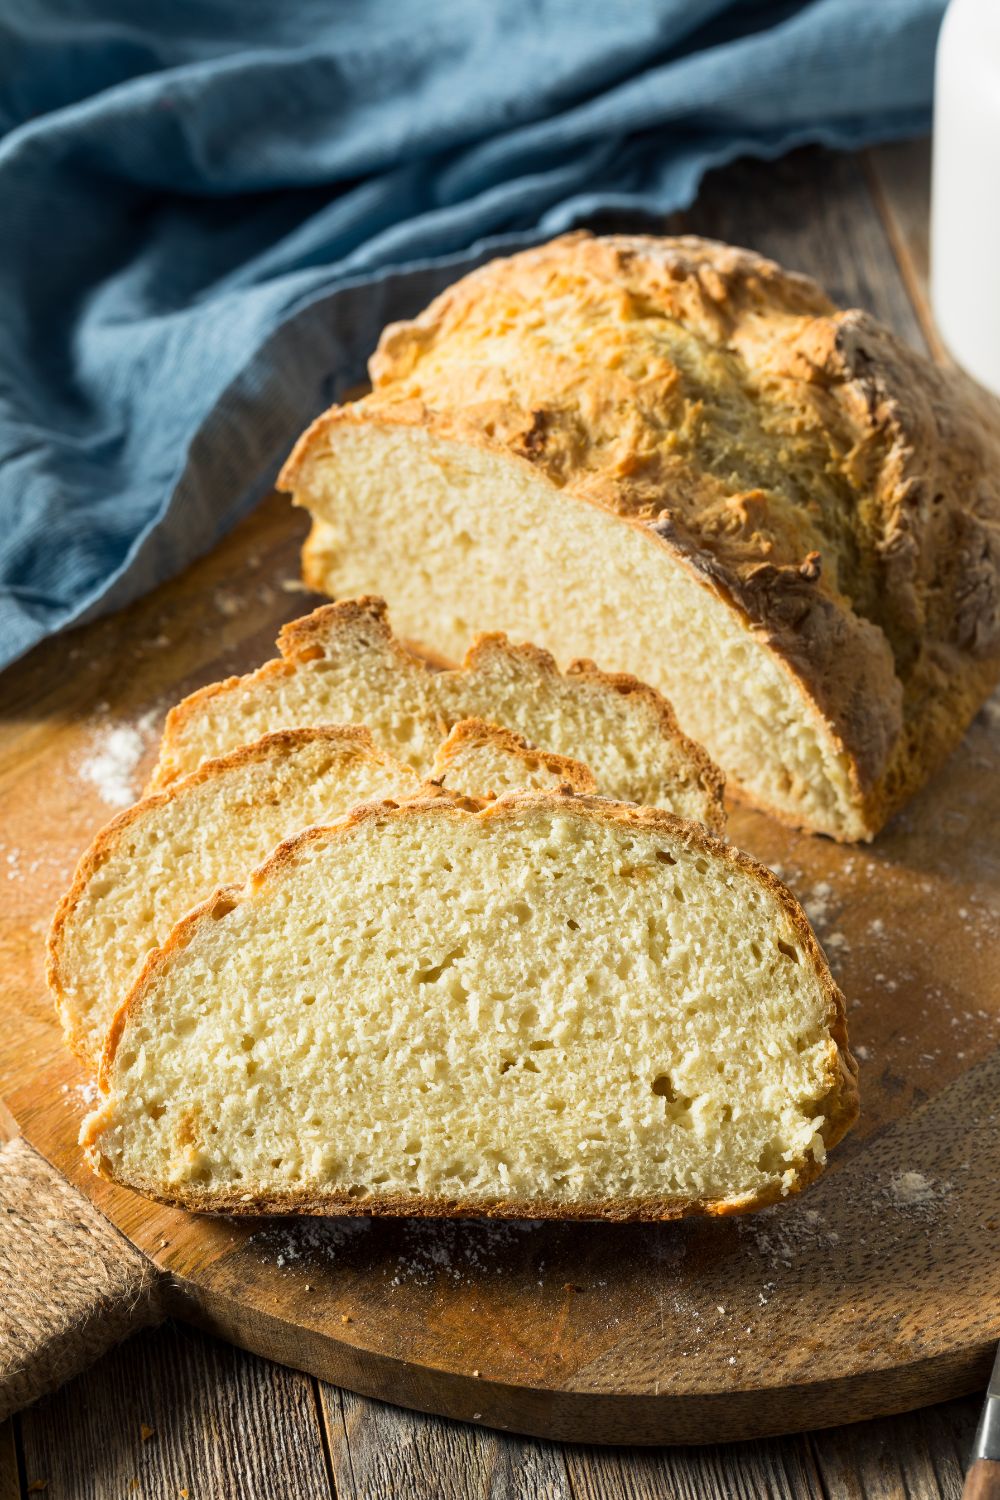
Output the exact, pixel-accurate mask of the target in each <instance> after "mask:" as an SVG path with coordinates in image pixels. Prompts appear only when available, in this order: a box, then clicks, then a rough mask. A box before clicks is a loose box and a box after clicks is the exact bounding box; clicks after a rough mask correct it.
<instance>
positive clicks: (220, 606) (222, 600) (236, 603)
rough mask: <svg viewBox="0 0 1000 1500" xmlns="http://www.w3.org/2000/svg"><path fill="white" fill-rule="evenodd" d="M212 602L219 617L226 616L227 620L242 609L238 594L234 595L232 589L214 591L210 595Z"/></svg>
mask: <svg viewBox="0 0 1000 1500" xmlns="http://www.w3.org/2000/svg"><path fill="white" fill-rule="evenodd" d="M212 602H213V604H214V605H215V607H216V609H217V610H218V611H219V614H220V615H226V616H227V617H229V618H232V616H233V615H238V614H239V613H240V611H241V610H242V609H243V608H244V604H243V601H242V599H241V598H240V596H239V594H234V593H233V591H232V589H216V591H215V593H214V594H213V595H212Z"/></svg>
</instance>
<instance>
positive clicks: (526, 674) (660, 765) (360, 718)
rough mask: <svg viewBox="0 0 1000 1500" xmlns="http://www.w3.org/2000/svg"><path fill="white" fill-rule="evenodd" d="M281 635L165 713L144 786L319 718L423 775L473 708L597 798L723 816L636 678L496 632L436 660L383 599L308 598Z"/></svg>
mask: <svg viewBox="0 0 1000 1500" xmlns="http://www.w3.org/2000/svg"><path fill="white" fill-rule="evenodd" d="M278 647H279V649H280V651H281V656H280V658H279V659H277V660H275V661H270V662H268V663H267V664H266V665H265V666H263V667H261V668H259V669H258V671H256V672H251V673H250V674H249V675H248V676H246V677H230V678H228V679H227V680H226V681H225V682H219V683H215V684H213V685H212V686H209V687H206V688H202V689H201V691H200V692H197V693H194V694H192V696H191V697H190V698H186V699H185V700H184V702H183V703H180V704H178V706H177V707H176V708H174V709H173V710H172V711H171V713H170V714H169V715H168V717H167V724H166V730H165V732H164V736H163V744H162V747H161V750H160V758H159V763H158V765H157V767H156V770H155V772H154V775H153V780H152V783H151V784H152V786H153V787H156V788H159V787H164V786H167V785H169V784H170V782H171V781H173V780H175V779H176V778H177V777H178V776H183V775H186V774H187V773H189V772H190V771H193V770H194V769H195V768H196V767H197V766H198V765H200V763H201V762H202V761H203V760H206V759H209V758H212V757H215V756H219V755H223V754H225V753H226V751H228V750H231V749H233V748H234V747H235V746H237V745H241V744H244V743H246V741H248V740H252V739H255V738H256V737H257V736H259V735H262V734H267V733H269V732H270V731H271V730H275V729H279V728H288V727H292V726H295V725H304V724H319V723H335V724H366V725H368V727H369V728H370V729H371V732H372V735H373V736H374V738H375V741H376V743H377V744H379V745H381V746H383V747H384V748H385V749H386V750H388V751H389V752H390V753H391V754H392V755H394V756H396V757H397V758H398V759H399V760H402V761H405V762H406V763H407V764H408V765H410V766H412V767H413V768H414V769H415V770H416V771H417V773H418V774H419V775H420V776H421V777H426V776H428V775H430V774H431V770H432V766H433V760H434V755H435V752H436V751H437V748H438V746H439V744H440V742H441V740H442V738H443V736H444V734H445V733H446V732H447V730H448V729H449V728H451V727H453V726H454V725H455V724H456V723H457V722H458V721H459V720H461V719H469V718H478V719H484V720H487V721H488V722H490V723H492V724H497V725H502V726H504V727H506V728H509V729H512V730H515V731H517V732H518V733H519V734H522V735H524V736H526V737H527V739H528V740H529V741H530V742H531V743H532V744H533V745H535V746H539V747H541V748H543V749H545V750H547V751H552V752H554V753H556V754H558V755H565V756H570V757H572V758H575V759H577V760H580V761H582V762H583V763H584V764H585V765H587V766H588V767H589V768H590V770H591V771H592V772H593V774H594V777H595V779H596V781H597V785H598V788H599V789H600V791H601V793H602V794H604V795H605V796H609V797H614V798H618V799H620V800H622V801H630V802H639V803H646V804H648V805H650V806H657V807H665V808H667V809H668V810H669V811H671V812H675V813H677V814H678V815H679V816H681V817H686V818H694V819H696V820H697V821H699V822H702V823H704V824H705V825H706V827H708V828H710V829H711V830H713V831H715V832H719V831H721V830H722V828H723V827H724V821H725V819H724V813H723V809H722V777H721V775H720V773H719V772H718V770H717V769H716V768H715V766H714V765H713V764H712V762H711V761H710V760H709V759H708V757H707V756H706V755H705V753H704V751H703V750H702V749H701V747H700V746H698V745H695V744H694V743H693V742H692V741H691V740H689V739H687V738H686V737H685V736H684V735H682V734H681V733H680V731H679V730H678V728H677V725H676V722H675V720H674V716H673V713H672V711H671V709H670V706H669V704H667V703H666V702H665V700H664V699H663V698H661V697H660V695H659V694H658V693H656V692H654V691H653V689H652V688H649V687H646V686H645V684H643V683H640V682H637V681H636V679H635V678H633V677H626V676H622V675H609V674H607V673H605V672H601V671H599V670H598V669H597V667H595V666H594V664H593V663H592V662H589V661H578V662H573V663H572V664H571V665H570V666H569V667H568V668H567V669H566V671H565V672H560V671H559V670H558V668H557V667H556V665H555V662H554V661H553V660H552V658H551V657H550V656H549V655H548V653H547V652H545V651H540V650H538V649H537V648H536V647H534V646H528V645H521V646H514V645H512V644H511V643H510V642H509V641H508V640H507V638H506V637H505V636H503V635H499V634H495V635H483V636H479V637H477V639H476V641H475V642H474V643H473V645H472V646H471V648H470V649H469V652H468V654H467V655H466V658H465V661H464V662H463V664H462V666H461V667H458V668H456V669H453V670H448V671H435V670H433V669H432V668H431V667H430V666H429V665H428V664H427V662H426V661H424V660H422V659H421V658H420V657H418V656H415V655H414V654H413V653H412V652H411V651H409V650H407V648H406V647H405V646H403V645H402V644H401V643H400V642H399V641H398V640H397V639H396V638H395V637H394V635H393V634H392V631H391V629H390V627H389V622H388V619H387V616H386V608H385V604H384V603H383V601H382V600H381V599H356V600H353V599H352V600H344V601H342V602H341V603H339V604H334V605H327V606H325V607H324V608H321V609H318V610H316V611H315V612H314V613H313V614H311V615H308V616H306V618H305V619H302V620H296V621H294V622H293V623H292V624H290V625H286V626H285V628H284V629H283V630H282V632H281V634H280V636H279V637H278Z"/></svg>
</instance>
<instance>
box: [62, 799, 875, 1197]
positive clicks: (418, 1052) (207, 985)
mask: <svg viewBox="0 0 1000 1500" xmlns="http://www.w3.org/2000/svg"><path fill="white" fill-rule="evenodd" d="M101 1087H102V1089H103V1090H104V1092H105V1094H106V1098H105V1100H104V1101H103V1103H102V1104H101V1106H100V1107H99V1109H98V1110H96V1111H95V1112H94V1113H93V1114H91V1115H90V1116H89V1117H88V1119H87V1120H86V1121H85V1124H84V1129H83V1135H82V1140H83V1143H84V1144H85V1145H86V1147H87V1151H88V1155H89V1159H90V1161H91V1163H92V1165H93V1166H94V1167H95V1169H96V1170H98V1171H99V1172H101V1173H102V1174H104V1175H105V1176H106V1177H109V1178H111V1179H113V1180H115V1181H117V1182H120V1183H124V1184H126V1185H128V1186H130V1187H133V1188H136V1189H138V1190H139V1191H140V1192H143V1193H146V1194H148V1195H149V1196H151V1197H154V1198H158V1199H161V1200H163V1201H166V1202H170V1203H178V1204H182V1205H184V1206H185V1207H188V1208H191V1209H195V1210H206V1211H211V1212H219V1211H222V1212H227V1213H250V1214H253V1213H290V1212H296V1213H317V1214H327V1213H343V1212H346V1213H362V1214H372V1213H378V1214H435V1215H458V1214H491V1215H504V1216H512V1217H532V1218H534V1217H543V1216H559V1217H578V1218H604V1219H665V1218H675V1217H679V1216H681V1215H684V1214H690V1213H728V1212H738V1211H744V1210H747V1209H751V1208H754V1207H757V1206H759V1205H761V1204H764V1203H768V1202H771V1201H773V1200H775V1199H777V1198H779V1197H780V1196H782V1195H783V1194H785V1193H788V1192H791V1191H794V1190H796V1189H798V1188H800V1187H801V1186H802V1185H803V1184H804V1183H806V1182H808V1181H809V1180H810V1179H811V1178H812V1177H814V1176H815V1175H816V1174H817V1173H818V1172H819V1171H820V1169H821V1167H822V1164H823V1162H824V1160H825V1157H826V1152H827V1150H828V1149H829V1148H830V1147H831V1146H833V1145H834V1144H835V1143H836V1141H838V1140H839V1139H840V1137H841V1136H842V1135H843V1133H844V1131H845V1130H846V1129H847V1128H848V1127H849V1125H850V1124H851V1121H852V1119H853V1118H854V1115H855V1113H856V1108H857V1089H856V1067H855V1064H854V1062H853V1059H852V1058H851V1055H850V1052H849V1050H848V1046H847V1037H846V1029H845V1021H844V1006H843V999H842V996H841V995H840V992H839V991H838V989H837V987H836V985H835V984H834V982H833V980H832V978H831V976H830V973H829V970H828V968H827V965H826V962H825V960H824V958H823V954H822V952H821V950H820V949H819V947H818V945H817V943H816V941H815V939H814V937H813V935H812V932H811V931H810V928H809V925H808V922H807V921H806V918H805V916H804V915H803V913H802V910H801V908H800V907H799V906H798V904H797V903H796V902H795V900H794V899H793V897H792V896H791V895H790V894H789V893H788V892H787V891H786V890H785V889H784V887H783V886H781V885H780V884H779V882H778V881H777V880H776V879H775V877H774V876H773V875H771V874H770V873H769V872H768V871H767V870H764V869H762V868H761V867H760V866H759V865H757V864H755V863H754V862H753V861H752V860H750V859H749V858H748V857H747V856H745V855H743V854H740V853H739V852H738V851H736V850H734V849H732V848H730V847H729V846H728V845H726V844H724V843H721V842H720V841H718V840H716V839H714V838H712V837H710V836H709V835H707V834H706V833H704V831H703V830H702V829H701V828H699V827H698V826H697V825H695V824H691V823H685V822H682V821H680V820H678V819H676V818H674V817H672V816H670V815H669V814H667V813H664V812H661V811H657V810H652V809H647V808H636V807H634V806H629V805H624V804H614V803H609V802H607V801H603V800H601V799H597V798H575V797H572V796H569V795H565V794H557V793H546V792H534V793H520V794H514V795H511V796H507V797H502V798H500V799H499V800H498V801H496V802H493V803H490V804H488V805H487V806H486V807H485V808H484V809H481V810H478V811H475V812H472V811H469V810H467V809H466V808H463V807H462V806H460V805H459V804H457V803H456V802H455V801H454V800H451V801H446V800H440V799H437V800H416V801H414V802H411V803H409V804H404V805H402V806H392V805H388V804H382V805H375V804H372V805H369V806H367V807H363V808H358V809H355V810H354V811H353V812H352V813H351V814H350V815H349V816H348V817H347V818H345V819H344V820H343V821H342V822H340V823H339V824H337V825H335V826H332V827H328V828H315V829H310V830H307V831H306V832H304V833H302V834H301V835H299V836H298V837H297V838H295V839H293V840H291V841H289V842H288V843H286V844H283V845H282V846H281V847H280V848H278V849H277V850H276V851H275V852H274V854H273V855H272V856H271V858H270V859H269V860H268V862H267V863H266V864H265V865H264V866H262V867H261V868H260V869H259V870H257V871H256V872H255V873H254V874H253V876H252V877H251V878H250V879H249V880H248V881H247V883H246V884H245V885H244V886H243V887H242V888H236V887H232V888H229V889H226V890H221V891H217V892H216V893H215V894H214V895H213V896H212V897H211V898H210V899H209V900H208V901H206V902H205V903H204V904H203V905H202V906H201V907H199V908H198V909H197V910H196V911H194V912H192V913H190V914H189V915H188V916H187V917H185V918H184V920H183V921H182V922H181V923H180V924H179V925H178V926H177V927H176V928H175V929H174V931H173V933H172V934H171V936H170V938H169V939H168V941H167V943H166V944H165V945H164V947H163V948H162V949H160V950H158V951H157V952H155V953H153V954H152V955H151V956H150V959H149V960H148V962H147V964H146V967H145V969H144V970H143V973H142V975H141V977H140V978H139V980H138V982H137V983H136V985H135V987H134V988H133V990H132V992H131V994H130V996H129V998H128V1000H127V1001H126V1003H125V1005H124V1006H123V1007H122V1009H121V1010H120V1012H119V1013H118V1015H117V1016H116V1018H115V1021H114V1022H113V1024H112V1027H111V1030H110V1032H109V1036H108V1041H107V1044H106V1047H105V1052H104V1057H103V1060H102V1066H101Z"/></svg>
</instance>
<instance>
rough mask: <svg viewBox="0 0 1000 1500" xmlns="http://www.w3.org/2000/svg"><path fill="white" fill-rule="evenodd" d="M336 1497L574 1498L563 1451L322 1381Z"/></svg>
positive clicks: (343, 1499) (436, 1499)
mask: <svg viewBox="0 0 1000 1500" xmlns="http://www.w3.org/2000/svg"><path fill="white" fill-rule="evenodd" d="M320 1399H321V1402H322V1410H323V1415H324V1419H325V1421H326V1426H327V1432H328V1438H329V1451H330V1459H331V1466H332V1469H333V1475H334V1479H335V1482H336V1488H337V1495H338V1500H382V1497H383V1496H388V1495H391V1496H393V1500H427V1497H428V1496H429V1495H430V1494H433V1496H434V1500H528V1497H530V1500H573V1490H572V1489H571V1488H570V1483H569V1480H568V1477H567V1474H566V1468H565V1464H564V1462H563V1455H562V1453H561V1451H560V1450H559V1449H558V1448H556V1447H554V1446H553V1445H552V1444H550V1443H541V1442H533V1441H524V1440H518V1439H516V1438H510V1437H506V1436H504V1435H502V1434H501V1433H498V1432H493V1431H491V1430H490V1429H488V1428H483V1427H480V1426H477V1425H474V1424H465V1423H459V1422H447V1421H443V1420H442V1419H441V1418H440V1417H431V1416H418V1415H415V1414H414V1413H412V1412H407V1411H401V1410H400V1409H399V1408H398V1407H394V1406H387V1405H385V1404H384V1403H383V1402H381V1401H369V1400H366V1399H365V1398H364V1397H363V1396H355V1395H352V1394H351V1392H350V1391H341V1390H338V1389H337V1388H336V1387H334V1386H329V1385H321V1386H320Z"/></svg>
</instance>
